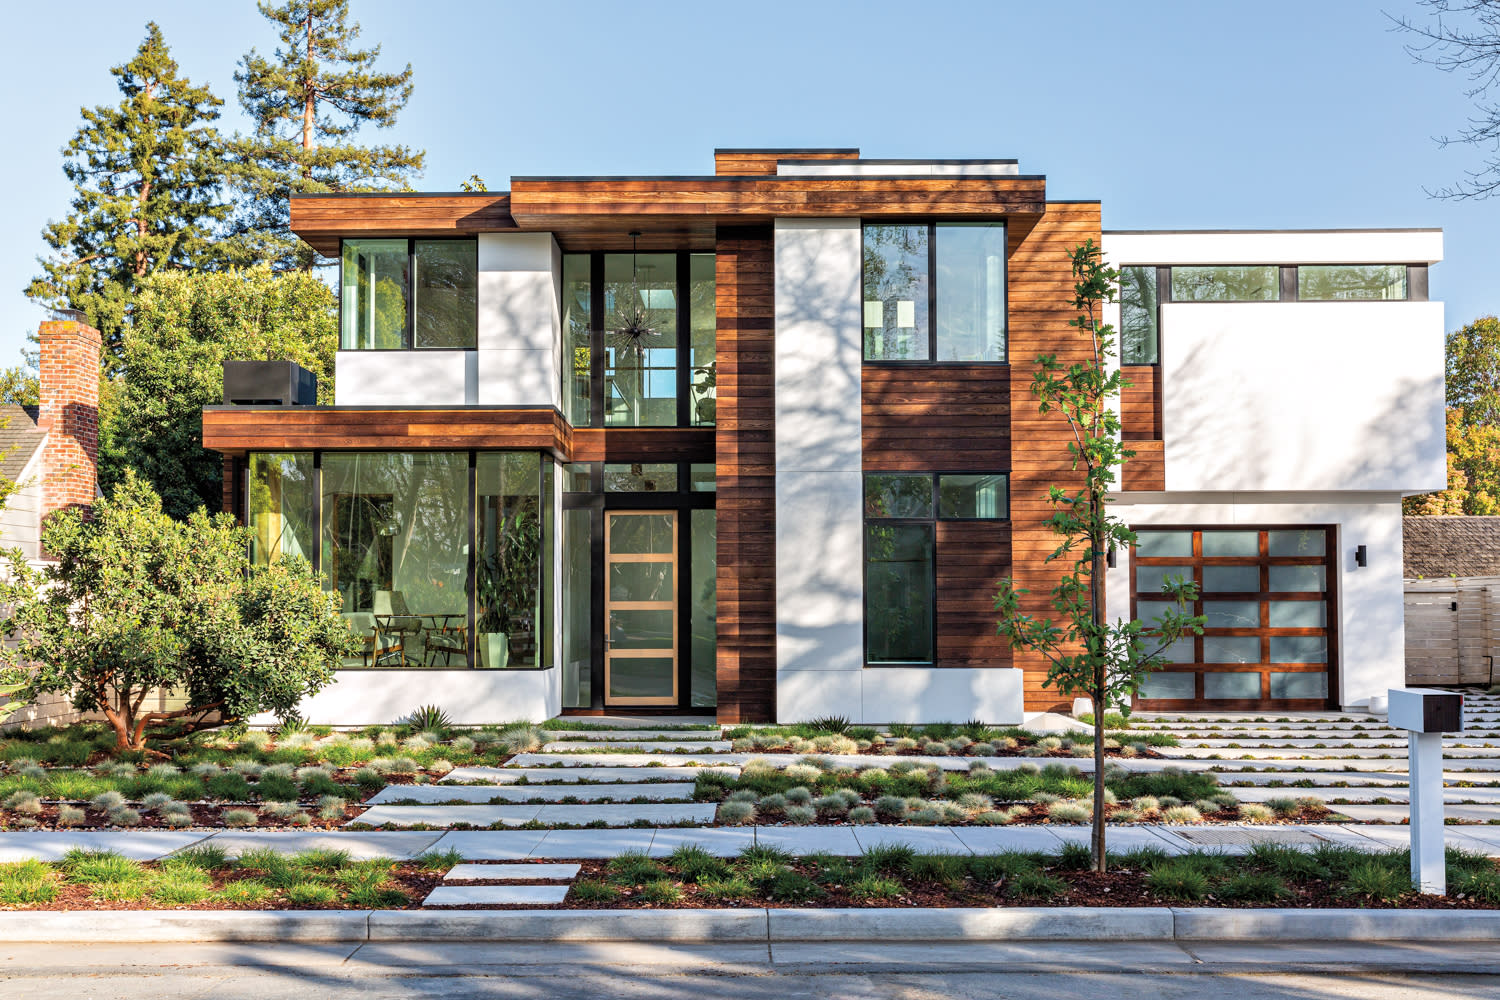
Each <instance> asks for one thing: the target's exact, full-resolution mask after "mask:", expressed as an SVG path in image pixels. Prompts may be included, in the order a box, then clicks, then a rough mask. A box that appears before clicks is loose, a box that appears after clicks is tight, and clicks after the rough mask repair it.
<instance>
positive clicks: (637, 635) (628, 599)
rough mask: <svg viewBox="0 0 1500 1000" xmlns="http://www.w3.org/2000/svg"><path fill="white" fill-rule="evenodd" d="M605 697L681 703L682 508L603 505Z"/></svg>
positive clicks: (622, 702)
mask: <svg viewBox="0 0 1500 1000" xmlns="http://www.w3.org/2000/svg"><path fill="white" fill-rule="evenodd" d="M604 525H605V527H604V623H605V629H606V633H607V634H606V635H605V636H604V703H605V704H606V705H676V704H677V695H678V692H677V572H678V567H677V549H678V545H677V513H676V512H675V511H670V510H628V511H627V510H607V511H605V512H604Z"/></svg>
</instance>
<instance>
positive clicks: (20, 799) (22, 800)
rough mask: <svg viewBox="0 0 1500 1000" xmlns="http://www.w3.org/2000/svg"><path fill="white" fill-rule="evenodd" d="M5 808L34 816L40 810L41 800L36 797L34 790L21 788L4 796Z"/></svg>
mask: <svg viewBox="0 0 1500 1000" xmlns="http://www.w3.org/2000/svg"><path fill="white" fill-rule="evenodd" d="M5 808H7V809H9V810H11V811H12V812H18V813H25V814H27V815H31V816H35V815H37V814H38V813H40V812H41V811H42V801H41V799H39V798H37V794H36V792H32V791H27V790H26V789H24V788H23V789H20V790H18V791H14V792H12V793H11V794H10V795H8V796H6V798H5Z"/></svg>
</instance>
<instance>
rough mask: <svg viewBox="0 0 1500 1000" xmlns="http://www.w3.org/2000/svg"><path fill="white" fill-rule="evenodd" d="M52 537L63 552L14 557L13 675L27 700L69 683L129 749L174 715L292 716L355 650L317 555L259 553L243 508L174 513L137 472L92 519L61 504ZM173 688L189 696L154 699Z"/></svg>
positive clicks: (3, 581) (4, 598)
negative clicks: (48, 557) (35, 564)
mask: <svg viewBox="0 0 1500 1000" xmlns="http://www.w3.org/2000/svg"><path fill="white" fill-rule="evenodd" d="M42 540H43V543H44V544H45V545H46V547H47V550H48V551H49V552H51V553H52V554H53V555H54V556H55V557H56V558H57V563H56V564H55V565H53V566H49V567H47V569H46V570H44V571H41V572H39V571H37V570H35V569H33V568H32V567H31V566H29V565H27V563H26V560H25V559H24V558H22V556H21V553H20V551H19V550H12V551H11V552H10V553H8V554H7V555H6V556H5V561H6V562H8V564H9V565H8V573H7V574H4V575H3V576H0V605H3V606H4V608H5V609H6V613H5V616H4V617H3V618H0V634H4V635H6V636H9V637H11V639H12V640H13V641H12V642H8V643H6V644H4V647H3V648H0V663H3V664H4V665H5V669H6V671H8V673H6V674H4V675H0V676H4V677H6V678H7V679H10V678H13V677H14V676H15V672H16V671H20V672H21V673H22V674H23V675H24V676H25V686H24V688H22V689H21V690H20V691H19V693H18V695H17V700H18V701H28V700H31V699H33V698H35V697H37V696H39V695H43V694H66V695H67V696H68V697H69V698H70V699H71V701H72V703H73V706H74V707H75V708H76V709H78V710H79V711H83V712H100V713H102V714H103V715H104V717H105V718H106V719H108V720H109V724H110V726H111V727H112V728H113V729H114V731H115V741H116V746H117V747H118V748H119V749H121V750H143V749H145V747H146V740H147V737H148V735H150V733H151V732H152V731H156V730H161V729H163V728H164V727H170V728H172V729H174V730H175V731H177V732H191V731H193V730H196V729H201V728H206V727H208V726H214V725H221V724H223V723H229V722H236V721H240V720H243V719H245V718H247V717H248V716H251V715H254V714H256V713H259V712H268V711H273V712H276V713H277V714H279V715H281V716H283V717H285V716H287V715H289V714H290V713H291V712H292V711H293V710H294V709H295V708H296V706H297V703H298V702H299V701H301V699H302V698H304V697H306V696H308V695H311V694H314V693H316V692H317V691H318V690H320V689H321V688H322V687H324V686H325V685H327V684H328V683H329V682H330V681H331V680H332V679H333V669H334V664H335V663H337V662H338V659H339V658H340V657H342V656H346V655H353V652H354V649H355V645H356V643H355V641H354V639H353V637H352V634H351V633H350V631H349V626H348V623H347V622H346V621H345V620H344V618H343V616H342V615H340V614H339V598H338V595H336V594H330V593H328V592H326V591H324V590H323V588H322V585H321V582H320V580H319V577H318V575H317V574H316V573H314V572H313V571H312V568H311V567H310V566H309V565H308V564H307V562H306V561H305V560H302V559H284V560H281V561H278V562H277V563H275V564H273V565H271V566H251V565H250V561H249V556H248V554H247V553H248V542H249V536H248V533H247V532H246V531H245V530H244V529H242V528H239V527H236V526H235V523H234V519H233V518H232V517H230V516H229V515H227V514H216V515H213V516H212V517H210V516H209V515H208V514H207V513H206V512H205V511H204V510H203V509H202V508H199V509H198V510H196V511H194V512H193V514H192V515H191V516H190V517H189V518H188V519H187V520H186V521H178V520H174V519H173V518H171V517H169V516H167V515H166V514H165V513H164V512H163V511H162V509H161V503H160V501H159V500H158V499H157V497H156V494H155V493H153V492H152V491H151V488H150V487H149V486H148V485H146V483H145V482H143V481H142V480H139V479H137V478H136V477H135V476H133V475H131V476H127V477H126V479H125V481H124V482H123V483H121V484H120V487H119V489H118V490H116V492H115V495H114V496H113V497H112V498H109V499H105V500H99V501H97V502H96V503H95V504H94V507H93V517H92V519H87V520H86V519H85V518H83V517H82V516H81V515H80V513H79V512H77V511H71V510H69V511H63V512H60V513H58V514H55V515H53V516H52V517H49V518H48V519H47V523H46V525H45V527H44V528H43V529H42ZM162 688H169V689H172V690H173V691H176V692H179V693H180V694H181V695H182V696H183V697H184V698H185V699H186V701H187V704H186V707H184V708H181V709H176V710H173V711H151V710H148V709H147V708H146V707H145V706H146V699H147V697H148V696H149V695H150V694H151V693H152V692H153V691H156V690H158V689H162ZM215 716H217V718H218V720H219V721H213V718H214V717H215Z"/></svg>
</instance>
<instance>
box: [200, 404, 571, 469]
mask: <svg viewBox="0 0 1500 1000" xmlns="http://www.w3.org/2000/svg"><path fill="white" fill-rule="evenodd" d="M571 435H572V431H571V429H570V428H569V427H568V425H567V423H566V422H565V421H564V420H563V418H562V415H561V414H559V413H558V412H557V411H556V410H548V409H514V410H510V409H507V410H483V409H473V408H455V409H441V410H420V409H411V410H407V409H393V408H389V407H383V408H364V407H348V408H345V407H311V406H307V407H302V406H288V407H256V406H230V407H222V408H208V409H205V410H204V411H203V447H205V448H212V449H214V450H216V451H220V452H223V453H225V454H228V455H238V454H243V453H244V452H246V451H250V450H254V451H309V450H311V449H314V448H368V449H378V450H390V451H401V450H406V449H430V450H444V449H447V450H462V449H468V448H526V449H532V448H534V449H538V450H544V451H550V452H551V453H552V454H554V455H556V456H557V457H558V458H561V459H563V460H564V461H566V460H568V458H569V456H570V454H571V451H572V442H571Z"/></svg>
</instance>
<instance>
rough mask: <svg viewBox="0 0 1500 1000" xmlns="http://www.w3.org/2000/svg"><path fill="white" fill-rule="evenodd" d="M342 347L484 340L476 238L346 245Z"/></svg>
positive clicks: (452, 346)
mask: <svg viewBox="0 0 1500 1000" xmlns="http://www.w3.org/2000/svg"><path fill="white" fill-rule="evenodd" d="M340 281H341V284H342V295H341V308H342V314H341V318H340V331H339V348H340V349H341V350H345V351H399V350H413V349H418V350H420V349H432V348H437V349H442V348H446V349H449V350H459V349H464V348H473V347H475V346H476V345H477V343H478V340H479V294H478V292H479V244H478V242H477V241H476V240H447V239H440V240H408V239H367V240H345V241H344V245H343V267H342V274H341V276H340Z"/></svg>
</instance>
